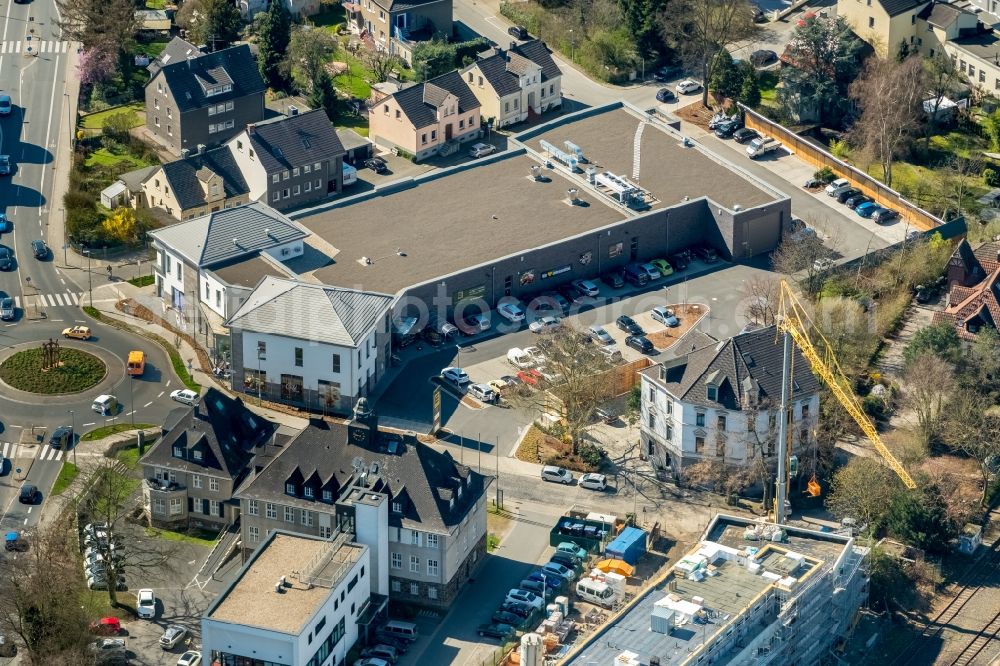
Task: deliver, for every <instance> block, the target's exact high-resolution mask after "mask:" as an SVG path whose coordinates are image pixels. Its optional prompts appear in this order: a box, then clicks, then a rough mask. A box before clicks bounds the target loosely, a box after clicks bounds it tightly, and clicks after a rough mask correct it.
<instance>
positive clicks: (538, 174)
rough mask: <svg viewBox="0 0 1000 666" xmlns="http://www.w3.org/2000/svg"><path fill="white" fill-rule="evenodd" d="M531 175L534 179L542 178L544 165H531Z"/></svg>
mask: <svg viewBox="0 0 1000 666" xmlns="http://www.w3.org/2000/svg"><path fill="white" fill-rule="evenodd" d="M531 177H532V178H533V179H534V180H541V179H542V167H540V166H538V165H535V166H533V167H531Z"/></svg>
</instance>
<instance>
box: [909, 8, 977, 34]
mask: <svg viewBox="0 0 1000 666" xmlns="http://www.w3.org/2000/svg"><path fill="white" fill-rule="evenodd" d="M962 14H968V15H970V16H972V15H973V14H972V12H968V11H966V10H964V9H962V8H960V7H956V6H955V5H953V4H951V3H947V2H932V3H931V4H929V5H927V6H926V7H924V8H923V9H921V10H920V14H918V16H919V17H920V18H922V19H923V20H925V21H927V22H928V23H930V24H931V25H932V26H934V27H935V28H941V29H942V30H947V29H948V26H950V25H951V24H952V23H954V22H955V19H957V18H958V17H959V16H961V15H962Z"/></svg>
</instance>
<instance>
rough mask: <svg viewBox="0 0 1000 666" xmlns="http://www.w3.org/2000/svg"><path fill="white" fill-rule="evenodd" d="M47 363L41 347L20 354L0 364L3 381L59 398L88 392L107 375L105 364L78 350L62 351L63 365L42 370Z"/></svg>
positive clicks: (22, 388) (61, 359) (23, 389)
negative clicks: (66, 394)
mask: <svg viewBox="0 0 1000 666" xmlns="http://www.w3.org/2000/svg"><path fill="white" fill-rule="evenodd" d="M44 360H45V356H44V352H43V351H42V350H41V349H40V348H36V349H25V350H24V351H20V352H17V353H16V354H14V355H13V356H11V357H9V358H8V359H7V360H6V361H4V362H3V364H0V378H2V379H3V380H4V381H5V382H7V383H8V384H10V385H11V386H13V387H14V388H16V389H20V390H22V391H29V392H31V393H40V394H43V395H56V394H60V393H76V392H79V391H85V390H87V389H89V388H91V387H93V386H96V385H97V384H98V382H100V381H101V380H102V379H104V376H105V375H106V374H107V372H108V368H107V366H106V365H104V361H102V360H101V359H99V358H97V357H96V356H94V355H93V354H88V353H87V352H84V351H80V350H79V349H70V348H63V349H60V351H59V361H60V364H59V366H58V367H55V368H49V369H44V370H43V367H44Z"/></svg>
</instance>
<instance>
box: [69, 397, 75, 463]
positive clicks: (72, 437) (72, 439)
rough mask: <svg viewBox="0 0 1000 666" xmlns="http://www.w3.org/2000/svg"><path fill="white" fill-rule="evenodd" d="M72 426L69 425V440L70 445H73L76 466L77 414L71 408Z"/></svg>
mask: <svg viewBox="0 0 1000 666" xmlns="http://www.w3.org/2000/svg"><path fill="white" fill-rule="evenodd" d="M69 418H70V423H71V425H70V427H69V441H70V445H72V447H73V466H74V467H75V466H76V414H74V413H73V410H72V409H71V410H69Z"/></svg>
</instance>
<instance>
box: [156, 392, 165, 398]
mask: <svg viewBox="0 0 1000 666" xmlns="http://www.w3.org/2000/svg"><path fill="white" fill-rule="evenodd" d="M164 393H165V391H160V394H159V395H158V396H156V397H157V398H162V397H163V394H164Z"/></svg>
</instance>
